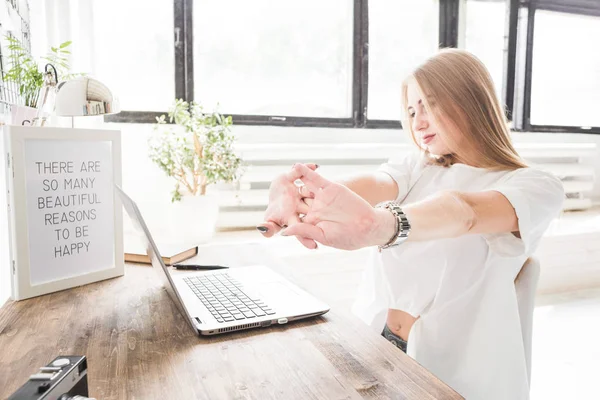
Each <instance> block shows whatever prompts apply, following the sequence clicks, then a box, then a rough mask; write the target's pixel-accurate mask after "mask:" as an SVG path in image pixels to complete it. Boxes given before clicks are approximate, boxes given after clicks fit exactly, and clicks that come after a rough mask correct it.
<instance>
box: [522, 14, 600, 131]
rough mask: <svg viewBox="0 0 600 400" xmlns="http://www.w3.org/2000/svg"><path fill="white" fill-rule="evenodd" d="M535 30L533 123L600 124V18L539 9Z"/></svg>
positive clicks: (532, 97)
mask: <svg viewBox="0 0 600 400" xmlns="http://www.w3.org/2000/svg"><path fill="white" fill-rule="evenodd" d="M559 27H560V29H559ZM533 36H534V37H533V65H532V82H531V85H532V88H531V123H532V124H534V125H563V126H600V113H599V112H598V105H599V104H600V51H598V49H600V18H598V17H589V16H584V15H575V14H563V13H557V12H551V11H536V13H535V23H534V35H533Z"/></svg>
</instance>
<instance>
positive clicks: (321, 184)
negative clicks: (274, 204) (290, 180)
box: [293, 164, 331, 193]
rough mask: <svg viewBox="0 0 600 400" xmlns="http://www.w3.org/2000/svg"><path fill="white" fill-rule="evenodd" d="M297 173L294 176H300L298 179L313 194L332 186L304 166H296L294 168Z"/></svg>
mask: <svg viewBox="0 0 600 400" xmlns="http://www.w3.org/2000/svg"><path fill="white" fill-rule="evenodd" d="M293 170H294V172H295V173H296V174H295V175H294V176H298V177H297V178H295V179H294V180H296V179H300V180H301V181H302V182H303V183H304V186H305V187H306V188H307V189H308V190H310V191H311V192H313V193H317V192H318V191H319V190H320V189H325V188H326V187H327V186H328V185H330V184H331V182H329V181H328V180H327V179H325V178H323V177H322V176H321V175H319V174H318V173H316V172H315V171H313V170H312V169H310V168H308V167H307V166H306V165H304V164H296V165H294V168H293Z"/></svg>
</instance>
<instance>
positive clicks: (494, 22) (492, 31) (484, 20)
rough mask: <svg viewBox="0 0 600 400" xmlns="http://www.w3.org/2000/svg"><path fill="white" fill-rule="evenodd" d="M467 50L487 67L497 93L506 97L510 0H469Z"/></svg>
mask: <svg viewBox="0 0 600 400" xmlns="http://www.w3.org/2000/svg"><path fill="white" fill-rule="evenodd" d="M465 4H466V5H465V8H466V10H465V13H464V16H465V21H464V29H465V34H464V49H465V50H468V51H470V52H471V53H473V54H475V55H476V56H477V57H478V58H479V59H480V60H481V61H482V62H483V63H484V64H485V66H486V67H487V69H488V70H489V71H490V74H491V76H492V80H493V81H494V86H495V87H496V93H497V95H498V98H499V99H502V89H503V87H502V85H503V83H502V82H503V74H504V56H505V52H506V45H505V38H506V32H505V31H506V1H505V0H500V1H481V0H467V2H466V3H465Z"/></svg>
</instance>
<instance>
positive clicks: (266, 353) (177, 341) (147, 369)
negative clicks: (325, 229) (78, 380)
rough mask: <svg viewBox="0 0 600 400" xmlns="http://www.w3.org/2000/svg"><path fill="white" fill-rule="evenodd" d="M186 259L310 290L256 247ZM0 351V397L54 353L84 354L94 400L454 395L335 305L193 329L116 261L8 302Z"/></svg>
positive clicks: (142, 277)
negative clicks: (87, 278) (309, 313)
mask: <svg viewBox="0 0 600 400" xmlns="http://www.w3.org/2000/svg"><path fill="white" fill-rule="evenodd" d="M196 261H198V262H206V263H209V262H221V263H227V264H228V265H230V266H232V267H235V266H243V265H251V264H259V263H260V264H266V265H269V266H270V267H272V268H273V269H275V270H277V271H278V272H280V273H281V274H283V275H284V276H287V277H288V278H290V279H292V280H294V281H295V282H296V283H297V284H299V285H300V286H301V287H303V288H304V289H307V290H309V291H310V286H311V285H310V277H308V276H304V275H303V272H302V270H301V269H300V268H293V269H292V268H290V267H287V266H286V265H284V264H283V263H281V262H279V261H278V260H275V259H274V258H273V257H271V256H270V255H269V251H268V249H267V248H266V247H265V245H262V244H237V245H216V246H211V247H205V248H201V254H200V255H199V256H198V258H197V260H196ZM174 273H182V272H179V271H174ZM303 276H304V279H303ZM320 283H321V284H322V282H320ZM331 285H332V287H334V286H335V280H333V279H332V281H331ZM332 293H335V291H334V290H333V291H332ZM320 297H321V298H323V296H320ZM323 300H325V301H327V302H329V303H330V305H332V306H333V305H334V304H335V299H334V298H331V299H328V298H323ZM0 353H1V354H0V398H6V397H7V396H9V395H10V394H11V393H13V392H14V391H15V390H16V389H17V388H18V387H20V386H21V385H22V384H23V383H25V381H27V379H28V377H29V375H30V374H32V373H33V372H35V371H36V369H37V367H40V366H43V365H46V364H47V363H48V362H49V361H51V360H52V359H53V358H54V357H56V356H57V355H63V354H65V355H66V354H75V355H86V356H87V357H88V382H89V387H90V395H91V396H93V397H96V398H98V399H99V400H100V399H102V400H106V399H127V398H136V399H155V398H160V399H234V398H235V399H242V398H243V399H342V398H343V399H360V398H381V399H419V400H423V399H460V398H462V397H461V396H459V395H458V394H457V393H456V392H454V391H453V390H452V389H450V388H449V387H448V386H447V385H445V384H444V383H443V382H441V381H440V380H439V379H437V378H436V377H435V376H433V375H432V374H431V373H430V372H428V371H427V370H426V369H424V368H423V367H421V366H420V365H419V364H417V363H416V362H415V361H414V360H412V359H411V358H409V357H408V356H406V355H405V354H404V353H402V352H401V351H399V350H398V349H396V348H395V347H394V346H393V345H392V344H391V343H389V342H388V341H386V340H385V339H384V338H383V337H381V336H380V335H378V334H376V333H375V332H373V331H372V330H371V329H369V328H368V327H367V326H366V325H364V324H363V323H362V322H361V321H359V320H358V319H356V318H355V317H353V316H352V315H350V314H349V313H348V312H346V311H343V310H339V309H336V308H335V306H334V307H333V308H332V310H331V311H330V312H329V313H327V314H325V315H324V316H322V317H318V318H314V319H310V320H305V321H301V322H297V323H290V324H288V325H284V326H277V327H273V328H267V329H253V330H248V331H241V332H233V333H230V334H225V335H219V336H213V337H210V338H200V337H198V336H196V335H195V334H194V333H193V332H192V330H191V328H190V327H189V326H188V324H187V323H186V322H185V320H184V319H183V317H182V316H181V315H180V313H179V312H178V311H177V309H176V308H175V305H174V303H173V302H172V301H171V299H170V298H169V297H168V295H167V293H166V291H165V290H164V289H163V288H162V287H161V286H160V281H159V279H158V277H157V276H156V273H155V272H154V271H153V270H152V268H151V267H149V266H143V265H142V266H139V265H128V266H126V268H125V276H124V277H120V278H115V279H111V280H107V281H104V282H98V283H95V284H91V285H87V286H83V287H79V288H75V289H71V290H66V291H63V292H59V293H54V294H50V295H46V296H42V297H38V298H35V299H30V300H24V301H21V302H17V303H15V302H12V301H8V302H7V303H6V304H5V305H4V306H3V307H2V309H0Z"/></svg>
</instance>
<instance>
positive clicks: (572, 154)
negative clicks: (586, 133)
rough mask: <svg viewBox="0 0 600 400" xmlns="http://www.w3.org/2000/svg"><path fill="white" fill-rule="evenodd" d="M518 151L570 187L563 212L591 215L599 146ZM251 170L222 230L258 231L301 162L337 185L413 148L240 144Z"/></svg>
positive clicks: (225, 189) (231, 193)
mask: <svg viewBox="0 0 600 400" xmlns="http://www.w3.org/2000/svg"><path fill="white" fill-rule="evenodd" d="M515 146H516V147H517V151H519V153H520V154H521V155H522V156H523V157H524V158H525V159H526V160H527V161H528V162H529V163H530V164H532V165H535V166H536V167H539V168H541V169H544V170H547V171H550V172H552V173H553V174H555V175H556V176H557V177H559V178H560V179H561V180H562V182H563V184H564V187H565V192H566V200H565V203H564V204H565V205H564V209H565V210H575V209H586V208H589V207H591V204H592V202H591V199H590V198H589V197H586V195H587V194H588V192H589V191H591V190H592V189H593V187H594V169H593V167H591V166H588V165H584V164H582V163H581V161H582V159H585V158H586V157H593V156H595V155H596V154H597V149H596V144H594V143H521V144H516V145H515ZM238 149H239V151H240V152H241V154H242V158H243V159H244V162H245V163H246V164H247V168H246V172H245V174H244V175H243V177H242V179H241V181H240V183H239V185H238V187H236V188H233V187H231V186H221V187H220V188H219V189H220V199H221V200H220V205H221V211H220V217H219V223H218V227H219V228H221V229H225V228H243V227H253V226H256V224H257V223H260V222H261V221H262V220H263V215H264V211H265V209H266V206H267V202H268V193H269V190H268V189H269V184H270V182H271V180H272V179H273V178H274V177H276V176H277V175H279V174H281V173H283V172H287V171H289V169H290V167H291V166H292V164H294V163H296V162H313V163H317V164H319V165H320V168H319V173H321V174H322V175H323V176H325V177H327V178H329V179H332V180H336V179H339V178H342V177H346V176H351V175H353V174H356V173H361V172H370V171H373V170H375V169H376V168H377V167H378V166H379V165H380V164H382V163H384V162H386V161H387V159H388V158H389V157H390V155H392V154H393V155H398V154H401V153H408V152H410V151H412V149H413V145H412V144H401V143H393V144H389V143H387V144H382V143H347V144H335V143H318V144H307V143H256V144H244V143H242V144H239V145H238Z"/></svg>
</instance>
